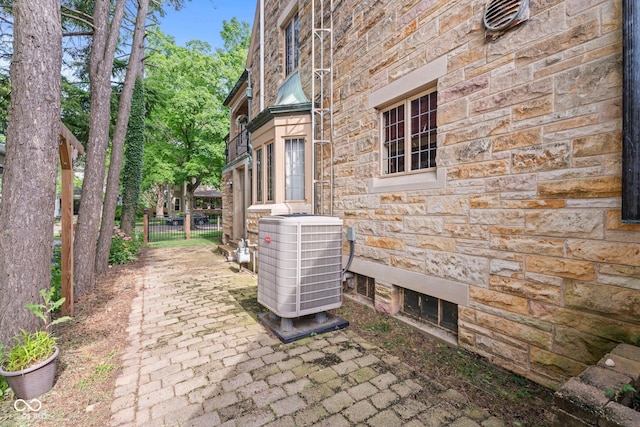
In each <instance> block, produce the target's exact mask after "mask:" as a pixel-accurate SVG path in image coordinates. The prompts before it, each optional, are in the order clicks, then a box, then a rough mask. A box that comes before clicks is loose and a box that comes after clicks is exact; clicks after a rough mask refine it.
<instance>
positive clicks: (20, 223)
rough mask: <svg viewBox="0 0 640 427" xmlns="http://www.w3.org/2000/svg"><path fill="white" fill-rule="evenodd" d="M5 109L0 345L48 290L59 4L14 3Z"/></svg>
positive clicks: (33, 320)
mask: <svg viewBox="0 0 640 427" xmlns="http://www.w3.org/2000/svg"><path fill="white" fill-rule="evenodd" d="M13 15H14V32H13V35H14V39H13V58H12V61H11V104H10V107H9V126H8V128H7V140H6V158H5V164H4V175H3V178H2V202H1V203H0V343H2V344H5V345H10V344H12V342H11V338H12V337H13V336H14V335H16V334H17V333H18V332H19V330H20V329H25V330H28V331H33V330H36V329H37V328H38V327H39V325H40V320H38V318H37V317H36V316H34V315H33V314H32V313H31V312H30V311H29V310H27V309H26V308H25V304H26V303H28V302H41V301H40V296H39V291H40V289H45V288H46V289H48V288H49V287H50V286H51V257H52V254H53V251H52V247H53V214H54V209H55V195H56V175H57V172H58V146H59V144H60V80H61V76H60V68H61V61H62V28H61V25H60V2H59V1H54V0H14V2H13Z"/></svg>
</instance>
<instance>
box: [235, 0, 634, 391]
mask: <svg viewBox="0 0 640 427" xmlns="http://www.w3.org/2000/svg"><path fill="white" fill-rule="evenodd" d="M289 3H290V2H287V1H275V0H273V1H270V0H266V8H265V10H267V16H266V17H265V18H266V20H265V24H266V25H265V28H266V31H267V36H266V39H265V51H266V61H265V63H266V64H267V67H268V68H267V70H266V71H267V72H266V73H265V78H266V80H265V87H264V88H260V87H259V82H258V78H257V72H258V71H257V70H258V64H259V60H258V55H259V51H258V50H257V46H258V45H259V44H258V43H255V46H256V49H255V50H254V51H252V52H250V63H251V64H252V67H253V68H252V72H253V73H256V74H254V75H253V77H252V81H253V82H256V83H255V86H254V98H253V99H254V102H253V103H252V108H254V111H253V112H252V116H253V117H255V116H256V115H257V114H258V113H259V111H257V108H258V106H259V102H257V100H258V99H259V97H260V94H261V91H262V90H264V93H265V95H266V105H269V104H270V103H272V102H273V101H274V99H275V96H276V93H277V88H278V85H279V84H280V83H281V82H282V80H283V78H284V76H283V75H282V74H283V73H282V57H283V50H282V49H283V47H282V39H281V34H280V33H279V28H278V27H277V22H278V18H279V17H280V16H281V15H282V13H283V11H284V9H285V7H286V6H287V5H288V4H289ZM298 3H299V5H300V14H301V18H300V43H301V53H300V58H301V76H302V78H303V86H304V87H305V88H306V89H307V94H308V95H309V96H310V93H309V91H308V88H309V82H310V74H311V73H310V70H309V66H310V61H308V60H307V59H308V57H309V53H310V35H309V31H310V22H309V17H308V13H309V6H308V5H309V3H310V2H307V1H302V0H300V1H299V2H298ZM487 3H488V0H482V1H480V0H460V1H456V2H452V1H447V0H413V1H411V0H402V1H400V0H389V1H381V0H365V1H361V0H342V1H339V2H336V11H335V14H334V34H335V52H334V75H335V86H334V88H335V89H334V94H335V96H334V111H335V115H334V123H335V131H334V159H333V163H334V167H335V180H334V185H335V193H336V197H335V200H336V201H335V211H334V212H335V214H336V215H337V216H340V217H342V218H343V219H344V221H345V226H353V227H355V229H356V230H357V241H356V260H363V261H370V262H373V263H376V264H379V265H382V266H387V267H389V268H396V269H400V270H405V271H410V272H415V273H419V274H421V275H423V276H421V277H424V280H425V281H427V282H428V281H430V280H433V279H444V280H446V281H449V282H452V283H453V282H455V283H457V284H460V285H463V286H464V287H465V288H467V289H468V304H463V305H460V306H459V336H458V341H459V344H460V345H461V346H463V347H465V348H469V349H471V350H473V351H475V352H477V353H479V354H482V355H484V356H486V357H488V358H489V359H490V360H492V361H493V362H495V363H497V364H500V365H502V366H505V367H507V368H509V369H511V370H513V371H515V372H518V373H521V374H524V375H526V376H527V377H529V378H532V379H534V380H536V381H538V382H540V383H543V384H546V385H549V386H552V387H556V386H558V385H559V384H560V382H562V381H563V380H564V379H566V378H567V377H570V376H573V375H577V374H578V373H580V372H581V371H582V370H583V369H585V368H586V367H587V366H588V365H590V364H593V363H595V362H596V361H597V360H598V359H600V357H602V355H603V354H605V353H606V352H607V351H610V350H611V349H612V348H614V347H615V346H616V344H617V343H618V342H628V343H638V342H640V226H639V225H631V224H622V223H621V222H620V206H621V199H620V195H621V179H620V177H621V127H622V121H621V104H622V99H621V77H622V76H621V72H622V68H621V49H622V35H621V2H620V0H565V1H562V0H544V1H532V2H531V6H530V18H529V20H528V21H527V22H525V23H524V24H522V25H520V26H518V27H516V28H514V29H512V30H510V31H508V32H507V33H506V34H504V35H503V36H502V37H500V38H498V39H497V40H494V41H491V42H487V41H486V40H485V32H484V29H483V27H482V13H483V10H484V7H485V6H486V4H487ZM256 34H257V33H256ZM439 58H445V59H446V73H445V74H444V75H443V76H441V77H440V78H439V79H438V80H437V82H435V83H436V84H437V90H438V158H437V164H438V168H439V169H440V170H444V171H446V183H445V185H444V186H443V187H442V188H434V189H430V190H417V191H403V190H402V189H399V190H395V191H388V192H382V193H370V192H369V188H370V187H369V184H370V179H372V178H380V177H381V173H380V170H381V166H380V151H381V144H380V137H379V136H380V130H379V125H380V116H379V111H378V110H376V109H375V108H372V107H370V106H369V105H368V101H369V99H368V98H369V95H370V94H371V93H372V92H373V91H377V90H380V89H381V88H384V87H385V86H387V85H389V84H392V83H393V82H396V81H398V80H399V79H401V78H402V77H404V76H406V75H407V74H409V73H410V72H412V71H415V70H417V69H420V68H421V67H423V66H425V65H426V64H429V63H432V62H433V61H436V60H438V59H439ZM249 221H255V218H253V219H252V218H249ZM225 224H226V220H225ZM251 228H254V227H252V226H250V229H251ZM393 288H394V283H393V281H389V280H387V281H386V282H384V283H383V282H382V281H380V282H379V283H378V282H377V283H376V289H378V290H380V295H376V298H378V296H380V297H382V296H383V295H382V294H383V293H384V294H387V295H391V296H393V295H397V292H393ZM379 301H382V303H384V304H382V305H384V306H385V307H391V308H390V310H391V311H393V310H397V306H398V301H393V300H392V299H391V300H388V301H386V302H385V300H384V299H383V298H380V299H379ZM379 308H382V307H379Z"/></svg>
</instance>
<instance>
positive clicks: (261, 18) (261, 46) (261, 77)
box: [260, 0, 264, 111]
mask: <svg viewBox="0 0 640 427" xmlns="http://www.w3.org/2000/svg"><path fill="white" fill-rule="evenodd" d="M263 110H264V0H260V111H263Z"/></svg>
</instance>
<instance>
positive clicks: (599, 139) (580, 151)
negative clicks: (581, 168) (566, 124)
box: [573, 129, 622, 157]
mask: <svg viewBox="0 0 640 427" xmlns="http://www.w3.org/2000/svg"><path fill="white" fill-rule="evenodd" d="M621 151H622V131H621V130H619V129H616V130H613V131H611V132H605V133H601V134H597V135H590V136H584V137H581V138H576V139H574V140H573V156H574V157H585V156H597V155H600V154H606V153H620V152H621Z"/></svg>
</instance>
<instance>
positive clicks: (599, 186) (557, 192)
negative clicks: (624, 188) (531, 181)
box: [538, 176, 622, 199]
mask: <svg viewBox="0 0 640 427" xmlns="http://www.w3.org/2000/svg"><path fill="white" fill-rule="evenodd" d="M621 185H622V184H621V180H620V177H618V176H608V177H596V178H581V179H567V180H558V181H542V182H539V183H538V195H539V196H540V197H542V198H551V199H556V198H566V199H583V198H585V199H586V198H601V197H618V196H620V193H621Z"/></svg>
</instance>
